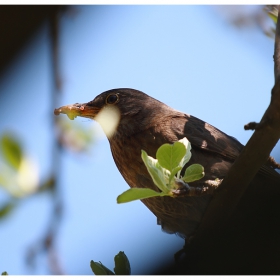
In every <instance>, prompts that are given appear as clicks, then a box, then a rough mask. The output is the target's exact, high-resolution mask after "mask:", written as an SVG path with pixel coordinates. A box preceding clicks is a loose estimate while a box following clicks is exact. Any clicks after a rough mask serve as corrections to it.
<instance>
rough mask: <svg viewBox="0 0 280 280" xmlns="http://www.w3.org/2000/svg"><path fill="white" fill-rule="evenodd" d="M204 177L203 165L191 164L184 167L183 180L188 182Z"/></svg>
mask: <svg viewBox="0 0 280 280" xmlns="http://www.w3.org/2000/svg"><path fill="white" fill-rule="evenodd" d="M203 177H204V167H203V166H202V165H200V164H197V163H195V164H192V165H191V166H189V167H188V168H187V169H186V172H185V175H184V177H183V178H182V179H183V181H184V182H186V183H190V182H193V181H197V180H199V179H201V178H203Z"/></svg>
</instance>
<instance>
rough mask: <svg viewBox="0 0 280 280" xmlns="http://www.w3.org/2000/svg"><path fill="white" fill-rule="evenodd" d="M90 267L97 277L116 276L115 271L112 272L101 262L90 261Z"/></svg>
mask: <svg viewBox="0 0 280 280" xmlns="http://www.w3.org/2000/svg"><path fill="white" fill-rule="evenodd" d="M90 267H91V270H92V272H93V273H94V274H95V275H115V274H114V272H113V271H111V270H110V269H109V268H107V267H106V266H105V265H103V264H102V263H101V262H94V261H90Z"/></svg>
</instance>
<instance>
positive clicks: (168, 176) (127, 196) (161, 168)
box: [117, 137, 204, 203]
mask: <svg viewBox="0 0 280 280" xmlns="http://www.w3.org/2000/svg"><path fill="white" fill-rule="evenodd" d="M141 157H142V160H143V162H144V164H145V166H146V168H147V170H148V172H149V174H150V176H151V178H152V180H153V182H154V184H155V185H156V186H157V187H158V188H159V190H161V192H157V191H154V190H152V189H149V188H132V189H129V190H127V191H125V192H123V193H122V194H121V195H119V196H118V197H117V202H118V203H124V202H130V201H133V200H137V199H145V198H150V197H155V196H171V197H173V196H174V191H175V190H177V189H178V186H179V185H180V182H183V183H190V182H193V181H196V180H199V179H201V178H202V177H203V176H204V168H203V166H202V165H200V164H192V165H190V166H189V167H188V168H186V171H185V174H184V175H183V176H182V174H181V171H182V168H183V167H184V166H185V164H186V163H188V162H189V160H190V158H191V144H190V142H189V141H188V140H187V138H186V137H184V138H183V139H181V140H179V141H177V142H174V143H173V144H163V145H162V146H160V147H159V148H158V150H157V153H156V159H154V158H153V157H151V156H149V155H148V154H147V153H146V152H145V151H144V150H142V152H141Z"/></svg>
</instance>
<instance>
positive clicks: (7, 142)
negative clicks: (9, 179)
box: [0, 134, 22, 169]
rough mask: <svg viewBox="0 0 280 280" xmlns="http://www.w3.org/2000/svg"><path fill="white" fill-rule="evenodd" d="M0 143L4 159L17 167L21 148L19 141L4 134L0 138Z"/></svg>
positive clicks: (20, 156)
mask: <svg viewBox="0 0 280 280" xmlns="http://www.w3.org/2000/svg"><path fill="white" fill-rule="evenodd" d="M0 145H1V150H2V154H3V157H4V159H5V160H6V161H7V162H8V163H9V164H10V165H11V166H12V167H13V168H15V169H18V168H19V165H20V161H21V158H22V150H21V147H20V144H19V142H18V141H16V140H15V138H14V137H12V136H10V135H8V134H5V135H3V136H2V138H1V141H0Z"/></svg>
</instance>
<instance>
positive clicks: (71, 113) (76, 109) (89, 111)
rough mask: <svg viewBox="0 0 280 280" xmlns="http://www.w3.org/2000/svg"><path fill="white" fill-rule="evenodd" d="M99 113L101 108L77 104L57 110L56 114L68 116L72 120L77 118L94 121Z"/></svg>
mask: <svg viewBox="0 0 280 280" xmlns="http://www.w3.org/2000/svg"><path fill="white" fill-rule="evenodd" d="M99 111H100V108H99V107H93V106H88V105H87V103H75V104H72V105H65V106H62V107H60V108H58V109H55V110H54V114H55V115H59V114H66V115H67V116H68V118H69V119H70V120H73V119H74V118H76V117H83V118H90V119H94V118H95V117H96V115H97V114H98V113H99Z"/></svg>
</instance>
